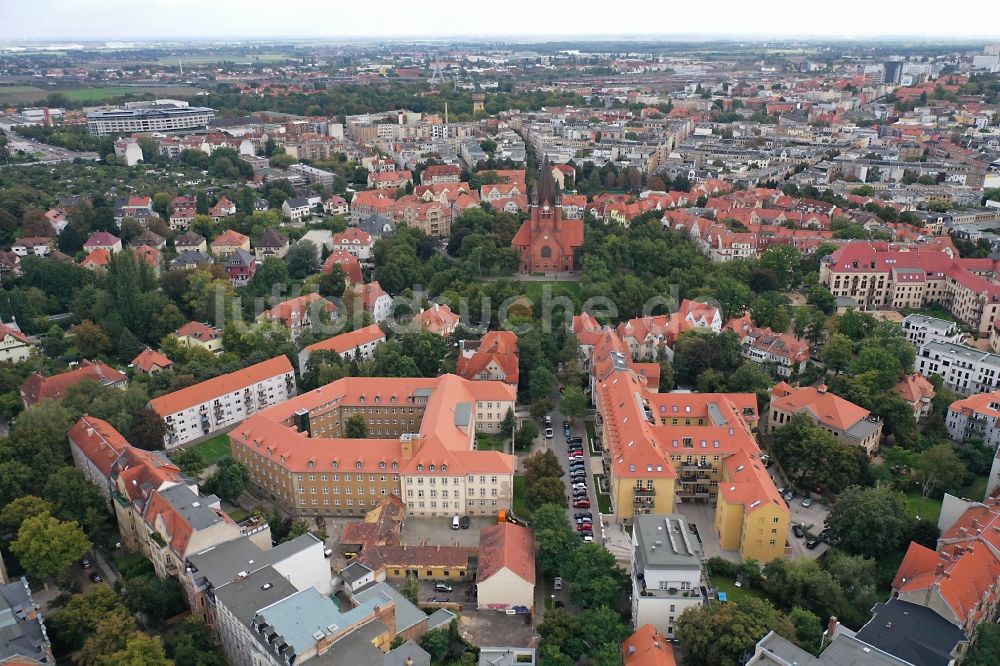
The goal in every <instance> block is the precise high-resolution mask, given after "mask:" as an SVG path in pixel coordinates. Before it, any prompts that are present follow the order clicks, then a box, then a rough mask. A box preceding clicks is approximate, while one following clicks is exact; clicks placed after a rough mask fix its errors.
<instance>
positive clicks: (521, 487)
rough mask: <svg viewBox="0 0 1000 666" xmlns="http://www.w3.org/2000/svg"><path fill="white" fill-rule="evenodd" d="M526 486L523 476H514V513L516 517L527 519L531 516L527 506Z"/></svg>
mask: <svg viewBox="0 0 1000 666" xmlns="http://www.w3.org/2000/svg"><path fill="white" fill-rule="evenodd" d="M527 493H528V487H527V484H526V482H525V480H524V477H523V476H515V477H514V506H513V507H511V508H512V509H513V510H514V515H515V516H517V517H518V518H523V519H525V520H528V519H530V518H531V510H530V509H529V508H528V498H527V497H526V495H527Z"/></svg>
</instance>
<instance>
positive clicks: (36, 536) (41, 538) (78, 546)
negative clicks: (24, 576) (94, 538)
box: [10, 513, 91, 580]
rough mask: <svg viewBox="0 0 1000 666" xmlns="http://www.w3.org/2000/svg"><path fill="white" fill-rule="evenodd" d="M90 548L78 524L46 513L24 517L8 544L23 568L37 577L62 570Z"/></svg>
mask: <svg viewBox="0 0 1000 666" xmlns="http://www.w3.org/2000/svg"><path fill="white" fill-rule="evenodd" d="M90 548H91V544H90V540H89V539H88V538H87V535H86V534H84V533H83V530H81V529H80V525H79V524H77V523H76V522H73V521H69V522H62V521H61V520H59V519H58V518H54V517H53V516H51V515H49V514H47V513H43V514H39V515H37V516H32V517H30V518H26V519H25V520H24V522H22V523H21V528H20V529H19V530H18V531H17V538H16V539H15V540H14V541H12V542H11V544H10V551H11V552H12V553H14V554H15V555H17V557H18V559H19V560H20V561H21V566H23V567H24V569H25V571H27V572H28V573H30V574H31V575H32V576H34V577H35V578H38V579H40V580H41V579H45V578H48V577H49V576H54V575H55V574H57V573H60V572H62V571H65V570H66V569H68V568H69V567H70V566H71V565H72V564H73V562H75V561H76V560H78V559H80V558H81V557H83V555H84V553H86V552H87V551H88V550H90Z"/></svg>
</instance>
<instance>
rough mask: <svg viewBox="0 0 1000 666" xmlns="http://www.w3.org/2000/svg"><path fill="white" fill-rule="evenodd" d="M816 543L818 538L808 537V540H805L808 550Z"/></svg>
mask: <svg viewBox="0 0 1000 666" xmlns="http://www.w3.org/2000/svg"><path fill="white" fill-rule="evenodd" d="M818 545H819V539H810V540H809V541H806V548H808V549H809V550H812V549H813V548H815V547H816V546H818Z"/></svg>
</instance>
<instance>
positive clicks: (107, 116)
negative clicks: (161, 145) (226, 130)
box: [87, 104, 215, 136]
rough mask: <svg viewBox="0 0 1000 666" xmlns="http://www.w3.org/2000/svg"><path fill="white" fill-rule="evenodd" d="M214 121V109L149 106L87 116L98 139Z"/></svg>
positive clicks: (89, 128)
mask: <svg viewBox="0 0 1000 666" xmlns="http://www.w3.org/2000/svg"><path fill="white" fill-rule="evenodd" d="M214 119H215V109H209V108H206V107H199V106H187V107H180V106H174V105H172V104H171V105H162V106H150V107H145V108H137V109H111V110H109V111H93V112H91V113H88V114H87V129H88V130H89V131H90V133H91V134H93V135H95V136H109V135H117V134H122V135H129V134H132V133H134V132H176V131H179V130H192V129H198V128H202V127H208V125H209V124H210V123H211V122H212V120H214Z"/></svg>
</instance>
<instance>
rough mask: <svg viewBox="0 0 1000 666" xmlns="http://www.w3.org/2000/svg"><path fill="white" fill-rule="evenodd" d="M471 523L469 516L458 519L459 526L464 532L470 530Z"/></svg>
mask: <svg viewBox="0 0 1000 666" xmlns="http://www.w3.org/2000/svg"><path fill="white" fill-rule="evenodd" d="M471 523H472V521H471V520H469V517H468V516H462V517H461V518H459V519H458V524H459V525H460V526H461V527H462V529H463V530H467V529H469V525H470V524H471Z"/></svg>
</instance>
